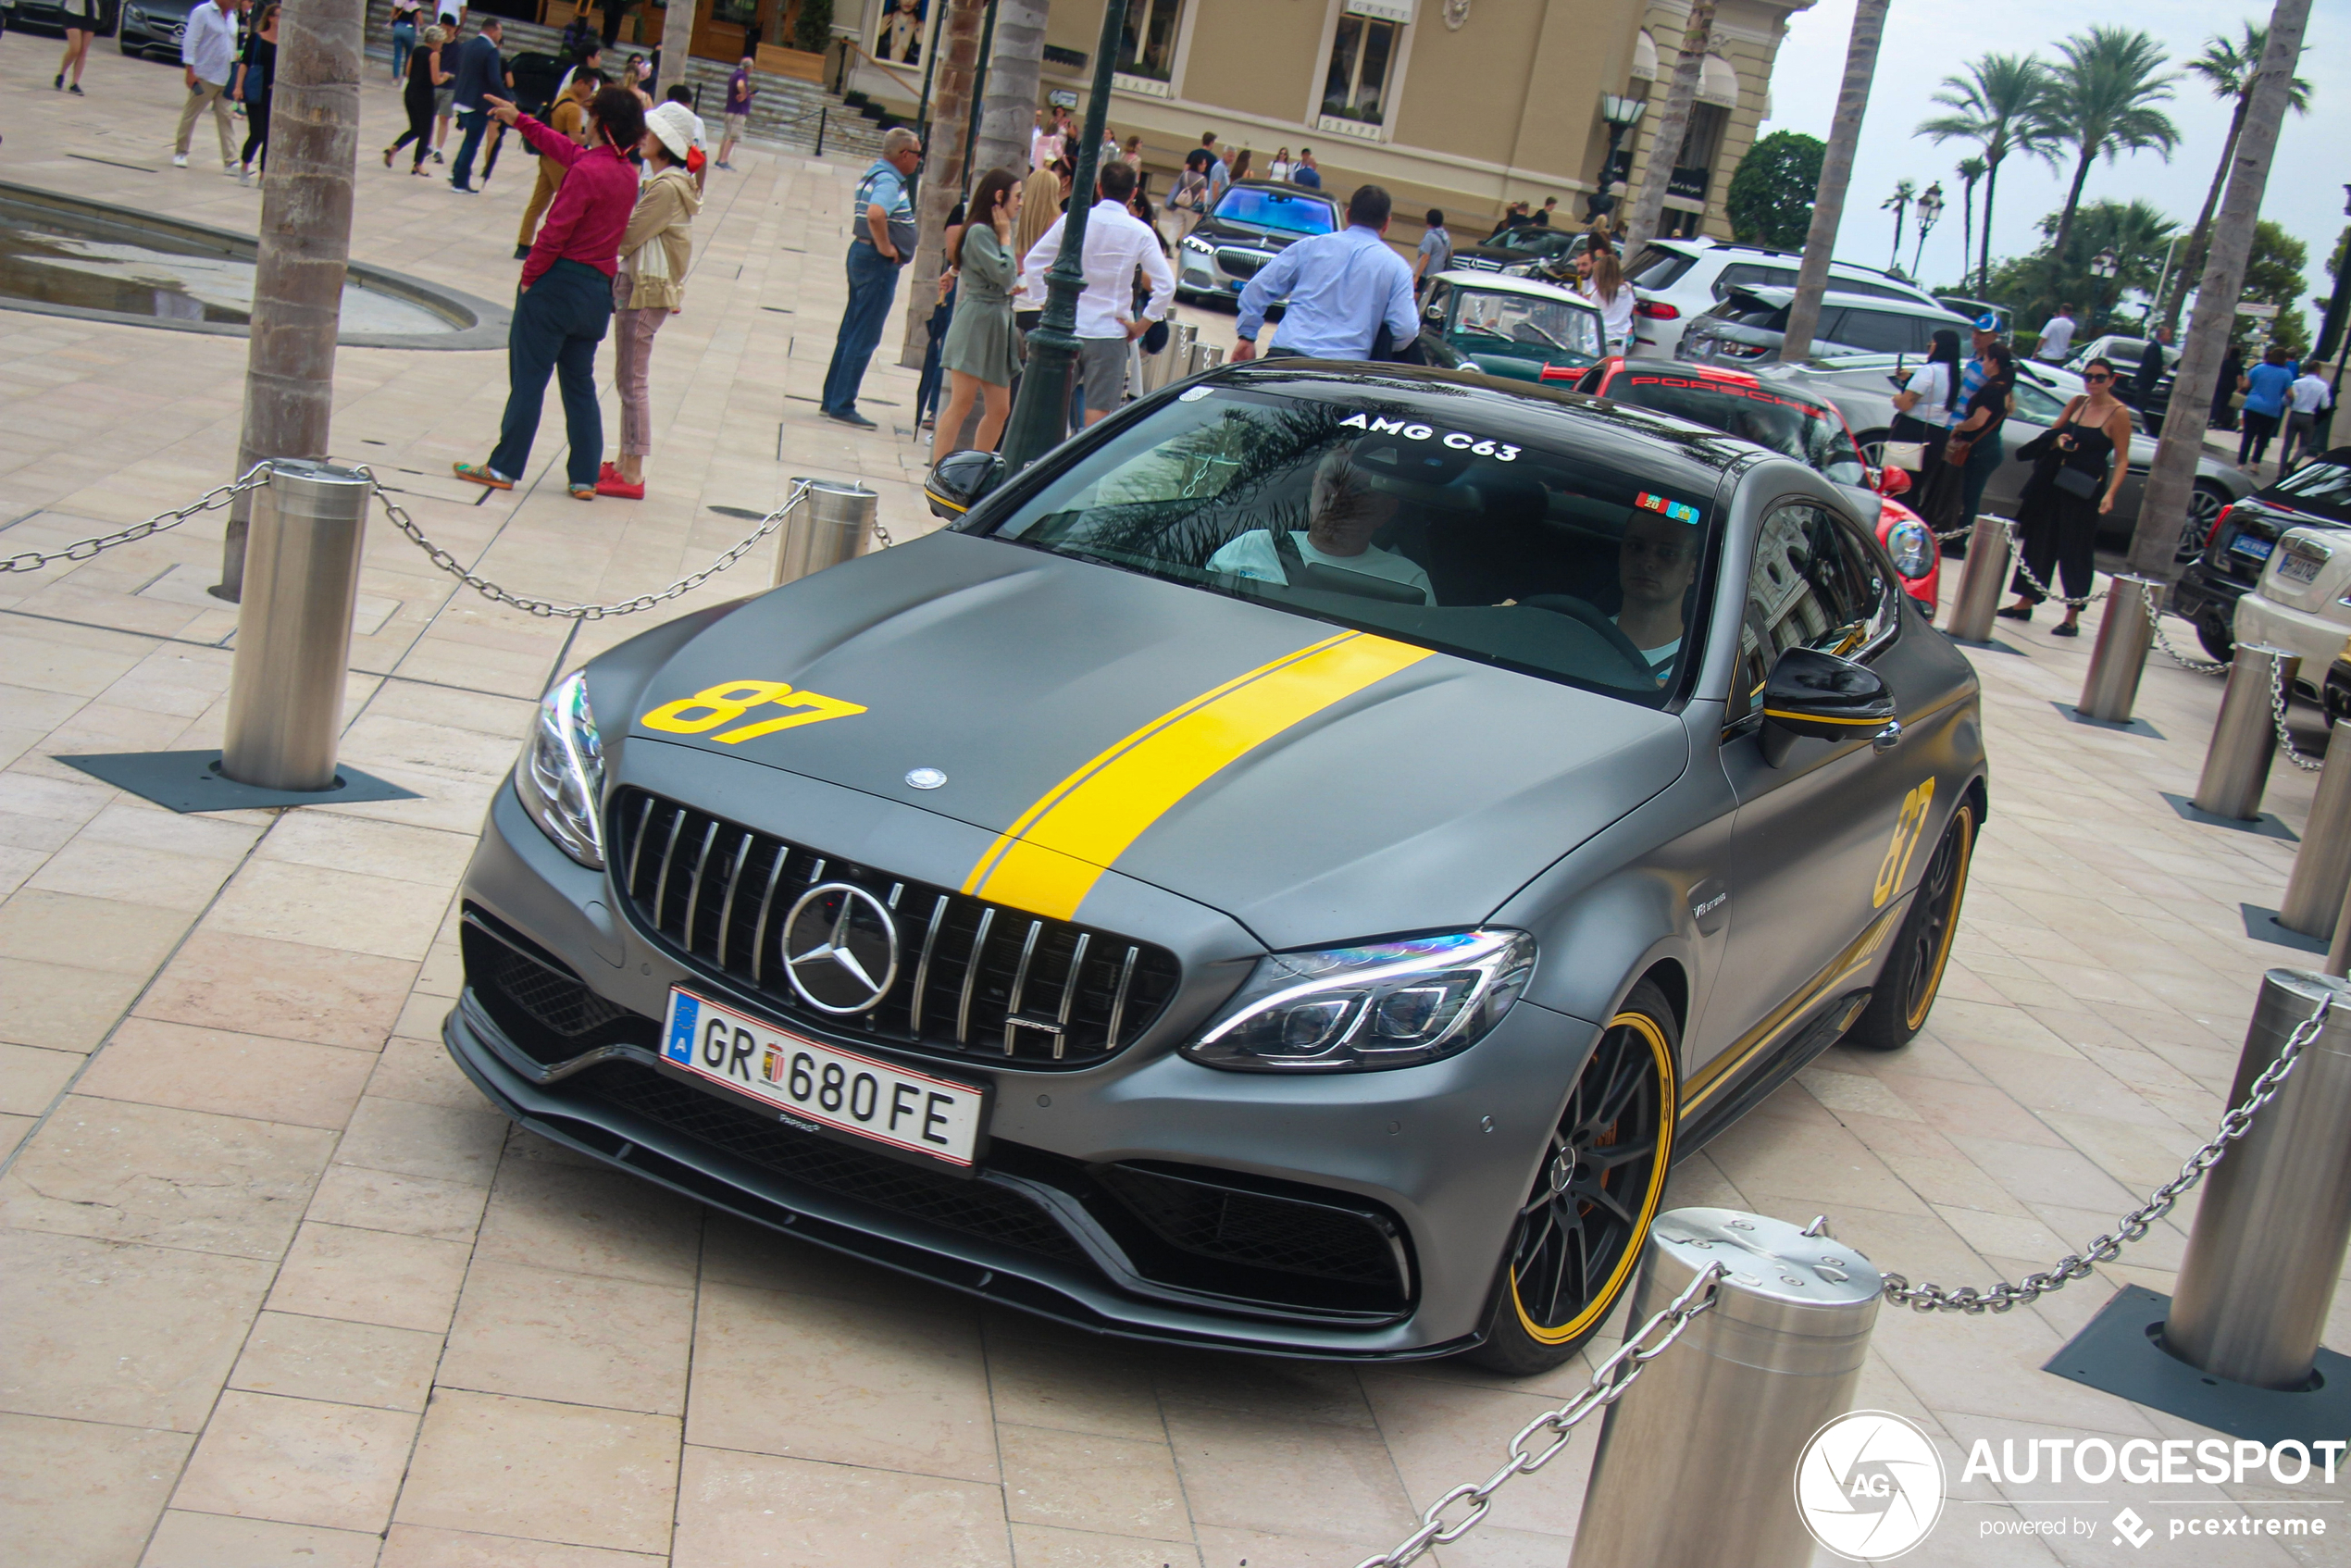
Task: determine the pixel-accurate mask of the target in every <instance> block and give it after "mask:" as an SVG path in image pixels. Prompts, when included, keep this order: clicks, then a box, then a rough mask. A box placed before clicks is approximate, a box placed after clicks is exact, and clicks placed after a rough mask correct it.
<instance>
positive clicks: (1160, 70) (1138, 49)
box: [1118, 0, 1183, 81]
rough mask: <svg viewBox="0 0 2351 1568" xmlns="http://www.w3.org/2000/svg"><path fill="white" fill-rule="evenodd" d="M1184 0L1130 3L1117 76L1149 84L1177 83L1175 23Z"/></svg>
mask: <svg viewBox="0 0 2351 1568" xmlns="http://www.w3.org/2000/svg"><path fill="white" fill-rule="evenodd" d="M1182 8H1183V0H1127V6H1126V26H1125V29H1124V31H1121V32H1120V33H1119V37H1118V74H1119V75H1121V76H1136V77H1141V78H1143V79H1144V80H1145V81H1174V80H1175V79H1176V15H1177V13H1178V12H1179V11H1180V10H1181V9H1182Z"/></svg>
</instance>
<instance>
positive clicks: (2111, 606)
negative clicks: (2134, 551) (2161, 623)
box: [2073, 573, 2163, 724]
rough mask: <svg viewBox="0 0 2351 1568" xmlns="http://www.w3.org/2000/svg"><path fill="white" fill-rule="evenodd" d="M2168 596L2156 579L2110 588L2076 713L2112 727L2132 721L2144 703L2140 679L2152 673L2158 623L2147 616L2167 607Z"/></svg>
mask: <svg viewBox="0 0 2351 1568" xmlns="http://www.w3.org/2000/svg"><path fill="white" fill-rule="evenodd" d="M2142 594H2144V595H2145V597H2144V598H2143V597H2141V595H2142ZM2162 594H2163V585H2162V584H2161V583H2159V582H2158V581H2156V580H2155V579H2153V578H2144V577H2133V576H2131V575H2130V574H2128V573H2125V574H2124V575H2122V576H2121V577H2118V578H2115V579H2112V580H2111V581H2110V582H2109V583H2108V586H2107V593H2106V608H2105V609H2104V610H2103V611H2101V612H2100V613H2099V615H2098V641H2097V645H2096V647H2094V648H2092V649H2091V650H2090V672H2089V673H2088V674H2087V675H2085V676H2084V677H2083V678H2082V700H2081V701H2080V702H2078V703H2075V704H2074V705H2073V711H2074V712H2075V713H2078V714H2080V715H2081V716H2083V717H2084V718H2095V719H2103V720H2104V721H2106V722H2107V723H2108V724H2128V723H2130V722H2131V708H2132V705H2133V703H2137V702H2138V700H2139V677H2140V676H2141V675H2142V674H2144V673H2145V672H2146V666H2147V649H2148V647H2149V646H2150V645H2151V644H2152V643H2153V642H2154V641H2155V623H2154V622H2153V621H2151V620H2149V619H2148V618H2147V612H2148V610H2149V608H2150V607H2151V606H2160V605H2161V604H2162V603H2163V599H2162Z"/></svg>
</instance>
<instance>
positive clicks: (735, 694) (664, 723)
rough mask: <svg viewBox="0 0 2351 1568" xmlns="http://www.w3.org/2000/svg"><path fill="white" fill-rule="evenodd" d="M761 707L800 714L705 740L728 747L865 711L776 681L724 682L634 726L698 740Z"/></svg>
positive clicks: (655, 711) (665, 707) (658, 710)
mask: <svg viewBox="0 0 2351 1568" xmlns="http://www.w3.org/2000/svg"><path fill="white" fill-rule="evenodd" d="M767 707H773V708H800V709H803V710H805V711H803V712H801V713H794V714H787V715H786V716H784V717H782V718H767V719H760V720H757V721H755V722H753V723H751V724H746V725H743V726H741V727H740V728H735V729H725V730H721V732H720V733H718V734H716V735H712V736H711V737H710V738H711V739H712V740H722V741H725V742H726V743H727V744H728V745H733V744H735V743H736V742H738V741H741V740H752V739H753V738H754V737H756V736H761V735H773V734H774V733H776V731H777V730H778V729H792V728H798V727H799V726H801V725H803V724H822V723H824V722H825V720H827V719H828V718H847V717H849V716H851V715H852V714H862V713H864V712H865V709H864V708H863V707H861V706H860V705H858V704H857V703H844V702H842V701H841V700H840V698H838V697H827V696H822V695H820V694H818V693H817V692H815V691H795V690H794V689H793V688H792V687H790V685H787V684H786V683H785V682H783V681H780V680H729V681H726V682H723V683H722V684H720V685H717V686H705V687H703V689H702V690H701V691H697V692H695V693H694V694H693V695H692V696H690V697H680V698H678V700H677V701H676V702H674V703H663V704H662V705H661V706H659V707H657V708H655V709H653V712H651V713H649V714H647V715H645V716H643V717H642V718H641V719H639V720H638V721H637V722H638V723H640V724H641V725H643V726H644V727H645V728H647V729H660V730H665V731H667V732H668V733H670V734H672V735H702V734H706V733H708V732H709V731H711V730H713V729H719V728H720V727H721V726H722V725H728V724H733V723H734V722H735V721H736V720H737V719H739V718H740V717H742V716H744V715H745V714H747V713H749V712H751V711H752V709H753V708H767Z"/></svg>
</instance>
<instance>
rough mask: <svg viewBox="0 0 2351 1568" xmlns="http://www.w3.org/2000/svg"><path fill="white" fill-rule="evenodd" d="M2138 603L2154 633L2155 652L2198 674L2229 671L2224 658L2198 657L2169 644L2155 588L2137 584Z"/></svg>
mask: <svg viewBox="0 0 2351 1568" xmlns="http://www.w3.org/2000/svg"><path fill="white" fill-rule="evenodd" d="M2139 604H2140V607H2141V608H2143V609H2145V610H2146V616H2147V626H2148V628H2150V629H2151V630H2152V631H2153V633H2154V637H2155V648H2156V652H2157V653H2161V654H2162V655H2163V656H2164V657H2165V658H2167V659H2169V660H2171V662H2172V663H2173V664H2175V665H2177V666H2180V667H2181V668H2182V669H2184V670H2194V671H2195V672H2196V674H2198V675H2226V674H2228V673H2229V662H2228V661H2227V660H2226V659H2220V660H2213V659H2199V658H2197V657H2196V656H2195V655H2194V654H2191V653H2181V652H2180V651H2179V650H2178V649H2177V648H2174V647H2172V646H2171V639H2170V638H2168V637H2166V636H2164V635H2163V612H2162V611H2160V610H2158V609H2157V608H2156V607H2155V590H2154V589H2153V588H2151V587H2149V586H2148V585H2147V584H2146V583H2144V582H2143V583H2141V584H2139Z"/></svg>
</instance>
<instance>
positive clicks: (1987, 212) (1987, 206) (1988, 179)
mask: <svg viewBox="0 0 2351 1568" xmlns="http://www.w3.org/2000/svg"><path fill="white" fill-rule="evenodd" d="M1984 165H1985V168H1984V249H1983V251H1982V253H1981V255H1982V257H1983V260H1982V261H1981V263H1980V264H1979V265H1978V268H1977V270H1976V279H1975V290H1976V292H1977V293H1979V294H1984V295H1988V294H1990V293H1991V292H1992V192H1993V189H1994V188H1995V187H1996V186H1997V185H1998V184H1999V182H2000V160H1999V159H1998V158H1986V159H1984Z"/></svg>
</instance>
